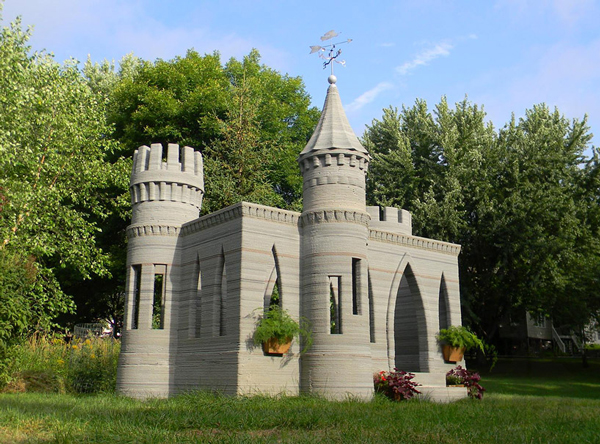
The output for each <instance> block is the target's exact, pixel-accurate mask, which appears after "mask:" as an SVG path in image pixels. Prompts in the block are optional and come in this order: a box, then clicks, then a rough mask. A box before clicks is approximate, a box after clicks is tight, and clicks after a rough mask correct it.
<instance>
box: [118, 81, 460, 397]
mask: <svg viewBox="0 0 600 444" xmlns="http://www.w3.org/2000/svg"><path fill="white" fill-rule="evenodd" d="M369 161H370V156H369V153H368V152H367V150H366V149H365V148H364V147H363V146H362V145H361V144H360V142H359V141H358V139H357V138H356V136H355V135H354V133H353V132H352V129H351V128H350V124H349V123H348V120H347V118H346V115H345V113H344V110H343V107H342V103H341V100H340V97H339V93H338V90H337V86H336V84H335V78H334V77H330V86H329V89H328V93H327V98H326V99H325V106H324V108H323V113H322V115H321V119H320V121H319V123H318V125H317V128H316V129H315V132H314V134H313V136H312V138H311V139H310V141H309V142H308V144H307V145H306V147H305V149H304V150H303V151H302V152H301V153H300V154H299V156H298V164H299V167H300V171H301V173H302V176H303V184H304V185H303V201H304V206H303V211H302V213H297V212H292V211H286V210H281V209H278V208H272V207H267V206H263V205H257V204H253V203H247V202H240V203H238V204H236V205H232V206H230V207H227V208H224V209H222V210H220V211H217V212H215V213H212V214H209V215H206V216H202V217H198V215H199V211H200V208H201V204H202V196H203V194H204V179H203V168H202V155H201V154H200V153H199V152H197V151H195V150H194V149H193V148H190V147H184V148H180V147H179V146H178V145H174V144H169V146H168V148H167V150H166V152H163V147H162V146H161V145H157V144H154V145H152V146H151V147H150V148H149V147H146V146H143V147H140V148H139V149H138V150H137V151H136V153H135V155H134V166H133V172H132V176H131V196H132V205H133V217H132V224H131V226H130V227H129V228H128V231H127V234H128V241H129V243H128V264H127V266H128V280H127V301H126V310H125V329H124V332H123V344H122V352H121V356H120V361H119V371H118V377H117V386H118V390H119V391H120V392H121V393H124V394H127V395H130V396H134V397H142V398H143V397H149V396H158V397H164V396H170V395H173V394H176V393H179V392H182V391H188V390H197V389H202V390H215V391H219V392H223V393H227V394H232V395H235V394H244V395H246V394H253V393H267V394H280V393H283V394H298V393H311V394H318V395H322V396H326V397H329V398H334V399H344V398H347V397H348V396H350V397H353V398H360V399H370V398H371V397H372V396H373V392H374V390H373V373H375V372H379V371H381V370H393V369H394V368H398V369H399V370H405V371H410V372H414V373H415V374H416V378H415V380H417V381H418V382H420V383H421V384H422V387H421V390H422V391H423V393H424V396H426V397H427V398H429V399H433V400H438V401H451V400H454V399H458V398H461V397H465V396H466V389H454V388H452V389H450V388H446V386H445V373H446V372H447V371H448V370H449V369H450V368H453V367H454V366H455V365H456V364H447V363H444V361H443V358H442V354H441V350H440V346H439V345H438V344H437V342H436V339H435V334H436V333H437V332H438V331H439V329H440V328H445V327H448V326H450V325H460V323H461V319H460V296H459V281H458V262H457V258H458V254H459V252H460V246H458V245H454V244H449V243H446V242H440V241H435V240H431V239H425V238H421V237H417V236H413V235H412V221H411V215H410V213H409V212H408V211H406V210H399V209H396V208H379V207H367V206H366V204H365V202H366V196H365V174H366V172H367V169H368V165H369ZM274 293H275V294H277V295H278V296H279V304H280V305H281V307H282V308H283V309H285V310H287V311H288V312H289V313H290V314H291V315H292V317H293V318H295V319H299V318H300V317H303V318H305V319H307V320H308V321H309V322H310V324H311V331H312V337H313V345H312V347H311V348H310V349H309V350H308V351H307V352H306V353H304V354H300V347H299V344H297V343H293V344H292V348H291V349H290V351H289V352H288V353H287V354H284V355H272V354H266V353H264V352H263V350H262V348H261V347H257V346H256V345H255V344H254V342H253V340H252V337H253V333H254V330H255V328H256V321H257V319H258V316H259V315H261V314H262V313H264V312H265V311H266V310H268V307H269V305H270V301H271V297H272V295H273V294H274ZM462 364H463V365H464V363H462Z"/></svg>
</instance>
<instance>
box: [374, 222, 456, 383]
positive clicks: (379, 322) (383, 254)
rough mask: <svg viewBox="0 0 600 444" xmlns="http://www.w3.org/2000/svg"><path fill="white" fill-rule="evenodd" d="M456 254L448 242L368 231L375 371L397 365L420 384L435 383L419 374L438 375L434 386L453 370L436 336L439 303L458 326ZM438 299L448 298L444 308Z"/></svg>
mask: <svg viewBox="0 0 600 444" xmlns="http://www.w3.org/2000/svg"><path fill="white" fill-rule="evenodd" d="M459 251H460V247H459V246H458V245H454V244H449V243H446V242H440V241H434V240H431V239H425V238H420V237H416V236H409V235H399V234H394V233H391V232H385V231H379V230H370V232H369V246H368V258H369V281H370V282H369V283H370V293H371V295H372V306H373V311H374V315H373V319H372V321H373V322H374V324H375V327H374V333H375V334H374V338H371V340H372V341H373V340H374V342H372V343H371V350H372V355H373V371H377V370H381V369H389V370H392V369H393V368H394V367H397V368H398V369H400V370H404V371H410V372H414V373H418V374H420V375H419V376H421V382H423V383H432V382H433V379H432V377H431V376H428V377H425V376H423V374H426V373H429V374H430V375H439V376H438V378H437V379H439V380H437V379H435V382H436V383H439V384H440V385H442V383H443V376H444V374H445V372H447V371H448V370H449V369H450V368H453V367H455V365H454V364H446V363H444V361H443V358H442V354H441V348H440V346H439V344H438V343H437V340H436V338H435V335H436V334H437V332H438V331H439V329H440V322H439V320H440V310H441V308H442V307H441V305H443V304H445V310H444V309H442V311H443V312H444V311H447V313H444V315H445V316H447V322H449V323H450V324H451V325H460V323H461V315H460V296H459V287H458V260H457V256H458V253H459ZM442 281H443V287H442ZM442 288H443V290H442ZM440 297H442V298H445V299H446V300H445V301H443V302H442V304H441V303H440ZM417 380H419V377H417Z"/></svg>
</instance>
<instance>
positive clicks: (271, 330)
mask: <svg viewBox="0 0 600 444" xmlns="http://www.w3.org/2000/svg"><path fill="white" fill-rule="evenodd" d="M300 337H302V342H303V348H302V351H301V352H300V353H305V352H306V351H307V350H308V349H309V348H310V346H311V345H312V335H311V331H310V323H309V322H308V320H306V319H301V320H300V322H298V321H296V320H295V319H294V318H292V317H291V316H290V314H289V313H288V311H287V310H284V309H282V308H281V307H280V306H279V305H271V306H270V307H269V310H268V311H267V312H266V313H264V314H261V315H259V316H258V320H257V321H256V329H255V330H254V335H253V340H254V344H255V345H260V344H263V343H266V342H269V341H271V340H274V341H275V342H276V343H278V344H285V343H287V342H291V341H292V340H293V339H299V338H300Z"/></svg>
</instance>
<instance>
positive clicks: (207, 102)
mask: <svg viewBox="0 0 600 444" xmlns="http://www.w3.org/2000/svg"><path fill="white" fill-rule="evenodd" d="M111 103H112V105H111V107H110V111H109V116H110V119H111V121H112V122H114V123H115V128H116V131H115V137H116V138H117V139H118V140H120V142H121V146H123V147H124V150H125V151H123V152H122V153H127V155H131V153H132V152H133V150H134V149H135V148H137V147H138V146H139V145H142V144H149V143H168V142H171V143H173V142H177V143H179V144H181V145H189V146H193V147H195V148H197V149H200V150H202V151H203V152H204V154H205V164H206V170H207V171H206V180H207V183H206V195H205V199H204V203H203V212H205V213H206V212H211V211H214V210H216V209H219V208H222V207H223V206H225V205H228V204H230V203H234V202H235V201H236V199H259V200H261V196H262V197H265V199H263V200H261V201H262V202H263V203H269V202H271V203H281V204H282V205H285V206H286V207H288V208H292V207H294V208H298V206H299V199H300V194H301V189H302V179H301V177H300V174H299V172H298V168H297V165H296V162H295V157H296V156H297V154H298V153H299V152H300V151H301V150H302V148H303V146H304V144H306V141H307V140H308V138H309V137H310V135H311V133H312V130H313V129H314V126H315V125H316V122H317V120H318V116H319V114H318V111H317V110H316V109H314V108H309V104H310V98H309V96H308V94H306V92H305V91H304V85H303V83H302V81H301V79H300V78H297V77H289V76H287V75H281V74H279V73H278V72H276V71H274V70H272V69H270V68H268V67H266V66H264V65H261V64H260V56H259V54H258V52H257V51H252V52H251V53H250V54H249V55H247V56H246V57H244V59H243V60H242V61H237V60H235V59H231V60H230V61H229V62H228V63H227V64H226V65H225V66H222V65H221V61H220V58H219V55H218V54H217V53H214V54H212V55H205V56H200V55H199V54H198V53H197V52H195V51H191V50H190V51H188V53H187V54H186V56H185V57H176V58H175V59H173V60H170V61H163V60H157V61H156V62H155V63H149V62H145V63H143V64H142V65H141V66H140V68H139V71H138V72H137V73H136V74H135V75H133V76H132V77H131V78H129V79H125V80H124V81H122V82H120V83H119V84H118V86H117V87H116V89H115V92H114V94H113V99H112V101H111ZM230 125H231V128H230V127H229V126H230ZM234 140H236V142H235V143H234ZM240 143H241V144H244V145H245V147H246V148H244V149H242V150H241V151H239V150H240V147H241V145H240ZM235 146H237V148H235ZM250 146H254V148H255V149H248V147H250ZM258 148H260V150H258V151H257V149H258ZM232 150H233V151H232ZM235 150H238V151H239V153H238V154H243V155H242V156H241V157H239V158H238V159H237V160H235V162H237V164H236V166H235V167H234V166H233V165H230V164H229V163H228V162H231V161H234V158H233V156H234V155H235V152H234V151H235ZM259 151H260V152H259ZM251 153H254V154H251ZM242 163H245V164H246V166H247V167H245V166H242ZM240 167H241V168H240ZM253 174H255V176H252V177H251V176H249V175H253ZM252 181H255V182H256V183H257V184H261V186H262V185H264V184H266V185H268V187H269V188H271V190H272V191H273V192H274V193H275V194H276V195H278V196H280V197H279V198H276V199H275V198H274V196H273V195H272V194H271V193H270V192H269V193H266V194H265V193H264V192H260V193H258V194H257V193H255V192H254V191H255V190H253V189H250V188H248V189H246V190H241V189H239V188H238V187H237V185H240V184H242V183H246V184H251V183H252ZM232 183H233V184H237V185H236V187H232ZM223 187H225V188H223ZM268 196H270V197H268Z"/></svg>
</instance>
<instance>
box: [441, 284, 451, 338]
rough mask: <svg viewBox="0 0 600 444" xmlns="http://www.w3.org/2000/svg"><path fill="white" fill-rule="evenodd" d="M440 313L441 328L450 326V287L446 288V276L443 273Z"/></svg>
mask: <svg viewBox="0 0 600 444" xmlns="http://www.w3.org/2000/svg"><path fill="white" fill-rule="evenodd" d="M438 314H439V323H440V330H441V329H442V328H448V327H450V308H449V301H448V289H447V288H446V278H445V277H444V274H443V273H442V279H441V281H440V295H439V300H438Z"/></svg>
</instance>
